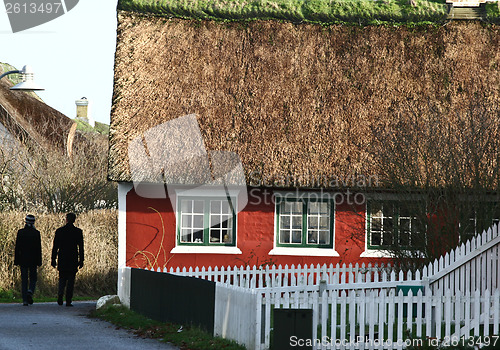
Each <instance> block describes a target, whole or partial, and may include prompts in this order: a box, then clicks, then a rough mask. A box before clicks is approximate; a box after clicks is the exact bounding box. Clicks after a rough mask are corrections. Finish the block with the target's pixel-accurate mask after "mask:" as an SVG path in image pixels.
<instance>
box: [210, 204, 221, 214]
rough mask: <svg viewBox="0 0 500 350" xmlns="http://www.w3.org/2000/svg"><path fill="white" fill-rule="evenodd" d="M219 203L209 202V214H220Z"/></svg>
mask: <svg viewBox="0 0 500 350" xmlns="http://www.w3.org/2000/svg"><path fill="white" fill-rule="evenodd" d="M220 207H221V202H220V201H210V213H211V214H218V213H220V209H221V208H220Z"/></svg>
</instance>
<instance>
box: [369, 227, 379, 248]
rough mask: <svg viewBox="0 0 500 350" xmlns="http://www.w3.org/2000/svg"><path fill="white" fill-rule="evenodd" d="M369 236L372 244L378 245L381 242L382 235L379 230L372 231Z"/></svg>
mask: <svg viewBox="0 0 500 350" xmlns="http://www.w3.org/2000/svg"><path fill="white" fill-rule="evenodd" d="M370 238H371V245H372V246H379V245H380V244H381V243H382V235H381V232H379V231H375V232H372V233H371V235H370Z"/></svg>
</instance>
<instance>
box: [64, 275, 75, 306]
mask: <svg viewBox="0 0 500 350" xmlns="http://www.w3.org/2000/svg"><path fill="white" fill-rule="evenodd" d="M75 277H76V272H68V285H67V286H66V304H71V302H72V300H73V290H74V288H75Z"/></svg>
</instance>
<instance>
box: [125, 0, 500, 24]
mask: <svg viewBox="0 0 500 350" xmlns="http://www.w3.org/2000/svg"><path fill="white" fill-rule="evenodd" d="M495 6H496V5H495ZM118 9H120V10H126V11H134V12H139V13H145V14H154V15H160V16H168V17H179V18H194V19H211V20H219V21H241V20H245V21H246V20H257V19H275V20H283V21H291V22H294V23H301V22H311V23H319V24H333V23H346V22H348V23H356V24H382V23H387V22H392V23H405V22H411V23H417V22H418V23H425V22H439V23H441V22H444V21H445V20H446V14H447V8H446V4H445V1H444V0H415V1H413V5H411V4H410V1H409V0H254V1H248V0H234V1H229V0H200V1H197V0H196V1H195V0H185V1H179V0H119V1H118ZM492 16H493V17H494V11H493V12H492ZM493 17H492V18H493Z"/></svg>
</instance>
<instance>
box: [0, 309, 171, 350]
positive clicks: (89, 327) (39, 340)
mask: <svg viewBox="0 0 500 350" xmlns="http://www.w3.org/2000/svg"><path fill="white" fill-rule="evenodd" d="M73 304H74V305H75V306H74V307H72V308H69V307H66V306H59V305H57V303H35V304H33V305H30V306H23V305H22V304H0V350H11V349H12V350H24V349H37V350H45V349H47V350H52V349H54V350H57V349H64V350H67V349H70V350H89V349H106V350H114V349H117V350H118V349H119V350H129V349H130V350H137V349H140V350H158V349H161V350H178V348H177V347H175V346H173V345H169V344H166V343H162V342H159V341H158V340H154V339H142V338H139V337H137V336H135V335H133V334H132V333H130V332H127V331H126V330H123V329H116V327H115V326H113V325H112V324H110V323H107V322H104V321H101V320H97V319H91V318H88V317H87V315H88V314H89V312H90V311H91V310H92V309H93V308H95V302H89V301H85V302H73Z"/></svg>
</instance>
